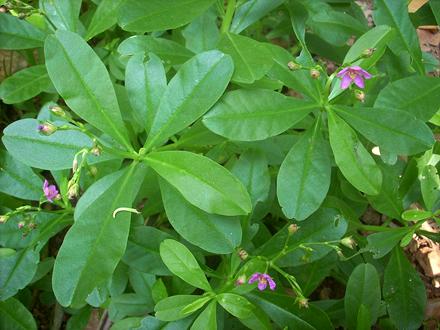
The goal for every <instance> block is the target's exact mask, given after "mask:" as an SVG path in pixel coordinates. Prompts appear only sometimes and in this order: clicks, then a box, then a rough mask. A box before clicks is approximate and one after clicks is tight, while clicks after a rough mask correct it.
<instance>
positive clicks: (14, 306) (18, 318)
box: [0, 298, 37, 330]
mask: <svg viewBox="0 0 440 330" xmlns="http://www.w3.org/2000/svg"><path fill="white" fill-rule="evenodd" d="M0 328H1V329H8V330H21V329H22V330H33V329H35V330H37V323H36V322H35V320H34V318H33V316H32V314H31V312H30V311H28V310H27V309H26V307H25V306H24V305H23V304H22V303H21V302H20V301H19V300H17V299H15V298H9V299H8V300H6V301H0Z"/></svg>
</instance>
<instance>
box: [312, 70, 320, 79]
mask: <svg viewBox="0 0 440 330" xmlns="http://www.w3.org/2000/svg"><path fill="white" fill-rule="evenodd" d="M320 76H321V72H319V70H317V69H311V70H310V77H312V78H313V79H318V78H319V77H320Z"/></svg>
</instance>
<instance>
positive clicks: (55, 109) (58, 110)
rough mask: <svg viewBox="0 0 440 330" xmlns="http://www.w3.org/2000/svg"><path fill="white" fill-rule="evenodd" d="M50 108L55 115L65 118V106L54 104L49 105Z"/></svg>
mask: <svg viewBox="0 0 440 330" xmlns="http://www.w3.org/2000/svg"><path fill="white" fill-rule="evenodd" d="M49 109H50V111H51V112H52V113H53V114H54V115H56V116H58V117H62V118H65V117H66V115H67V114H66V112H65V111H64V110H63V108H61V107H60V106H59V105H52V106H50V107H49Z"/></svg>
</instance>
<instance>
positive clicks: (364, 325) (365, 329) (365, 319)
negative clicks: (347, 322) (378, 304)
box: [356, 304, 372, 330]
mask: <svg viewBox="0 0 440 330" xmlns="http://www.w3.org/2000/svg"><path fill="white" fill-rule="evenodd" d="M370 314H371V312H370V309H369V308H368V307H366V306H365V305H364V304H361V305H360V306H359V311H358V315H357V316H356V317H357V320H356V330H370V329H371V323H372V322H371V315H370Z"/></svg>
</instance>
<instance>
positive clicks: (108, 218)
mask: <svg viewBox="0 0 440 330" xmlns="http://www.w3.org/2000/svg"><path fill="white" fill-rule="evenodd" d="M136 165H137V164H136V163H132V165H131V166H130V168H129V169H128V171H127V173H126V174H125V175H124V179H123V181H122V182H121V184H120V185H118V188H119V191H118V193H117V194H116V196H115V198H114V199H113V201H112V203H111V205H110V208H109V210H110V212H109V213H107V215H106V216H105V218H106V219H105V218H104V221H103V223H102V226H101V227H100V229H101V230H100V231H99V234H98V236H97V238H96V240H95V242H94V244H93V245H92V248H91V249H90V253H89V254H88V255H87V259H86V262H85V263H84V266H83V267H81V271H80V273H79V276H78V280H77V281H76V282H77V283H80V282H83V281H82V277H83V273H84V270H85V269H86V268H88V265H89V264H90V260H91V259H92V257H93V256H94V254H95V250H96V248H97V246H100V245H103V246H104V244H101V240H102V238H103V235H104V232H105V231H106V229H107V226H108V225H109V223H110V222H111V221H112V220H115V219H113V217H112V214H111V211H112V210H114V209H115V207H116V204H117V203H118V202H119V198H120V197H121V195H122V193H125V187H126V185H127V183H128V181H129V180H130V179H131V176H132V175H133V172H134V170H135V169H136ZM117 180H119V178H118V179H117ZM117 180H116V181H117ZM85 212H86V211H84V212H83V213H82V214H81V217H84V213H85ZM77 221H78V220H77ZM104 240H105V238H104ZM77 288H78V285H76V286H75V288H74V290H73V294H72V295H71V299H70V301H69V304H70V303H71V302H72V301H74V300H75V298H76V296H77V294H78V290H77Z"/></svg>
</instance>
